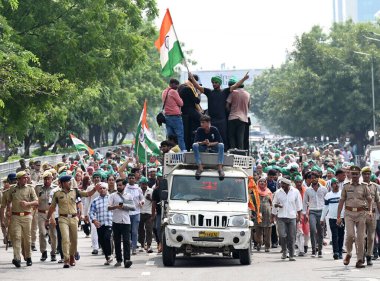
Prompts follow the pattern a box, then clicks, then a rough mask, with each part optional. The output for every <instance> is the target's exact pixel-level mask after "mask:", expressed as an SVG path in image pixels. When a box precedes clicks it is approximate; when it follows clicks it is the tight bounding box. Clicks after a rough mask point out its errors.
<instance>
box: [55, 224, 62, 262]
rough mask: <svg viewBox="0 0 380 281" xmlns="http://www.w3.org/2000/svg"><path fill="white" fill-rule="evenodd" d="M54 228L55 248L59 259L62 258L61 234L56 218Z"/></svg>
mask: <svg viewBox="0 0 380 281" xmlns="http://www.w3.org/2000/svg"><path fill="white" fill-rule="evenodd" d="M55 229H56V230H57V250H58V252H59V255H60V256H61V260H63V252H62V235H61V229H60V228H59V223H58V218H56V219H55Z"/></svg>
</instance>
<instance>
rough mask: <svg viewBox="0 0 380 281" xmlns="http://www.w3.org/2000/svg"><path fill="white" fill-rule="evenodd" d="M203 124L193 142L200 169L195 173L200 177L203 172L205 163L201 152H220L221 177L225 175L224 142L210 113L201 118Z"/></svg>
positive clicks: (219, 171)
mask: <svg viewBox="0 0 380 281" xmlns="http://www.w3.org/2000/svg"><path fill="white" fill-rule="evenodd" d="M200 122H201V126H200V127H199V128H198V129H197V132H196V134H195V139H194V143H193V151H194V157H195V162H196V163H197V165H198V169H197V171H196V173H195V176H196V177H199V176H200V175H201V173H202V172H203V165H202V162H201V157H200V154H199V152H211V153H218V173H219V177H221V178H223V177H224V171H223V162H224V144H223V143H222V138H221V136H220V133H219V131H218V129H217V128H216V127H214V126H211V118H210V116H208V115H202V116H201V118H200Z"/></svg>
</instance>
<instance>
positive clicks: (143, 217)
mask: <svg viewBox="0 0 380 281" xmlns="http://www.w3.org/2000/svg"><path fill="white" fill-rule="evenodd" d="M139 183H140V188H141V190H142V193H143V195H144V197H145V203H144V205H143V206H142V207H141V213H140V223H139V232H138V233H139V238H138V240H139V243H140V244H141V247H142V248H141V250H140V252H142V251H143V249H145V250H146V251H147V252H148V253H153V250H152V248H151V245H152V234H153V221H152V220H151V216H152V193H153V189H151V188H149V186H148V179H147V178H146V177H141V179H140V181H139ZM145 242H146V245H145Z"/></svg>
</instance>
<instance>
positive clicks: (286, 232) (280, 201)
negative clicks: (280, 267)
mask: <svg viewBox="0 0 380 281" xmlns="http://www.w3.org/2000/svg"><path fill="white" fill-rule="evenodd" d="M280 182H281V188H280V189H278V190H277V191H276V192H275V194H274V198H273V208H272V218H271V222H272V223H273V222H274V218H275V216H276V215H277V216H276V217H277V227H278V233H279V236H280V244H281V250H282V256H281V259H286V257H287V251H289V261H295V258H294V251H295V250H294V248H295V242H296V225H297V222H299V221H300V218H301V211H302V199H301V194H300V193H299V191H298V190H297V189H295V188H294V187H293V186H292V185H291V184H292V182H291V181H290V179H289V178H285V177H282V178H280Z"/></svg>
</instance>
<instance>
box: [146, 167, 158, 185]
mask: <svg viewBox="0 0 380 281" xmlns="http://www.w3.org/2000/svg"><path fill="white" fill-rule="evenodd" d="M156 173H157V168H149V169H148V176H149V178H148V187H150V188H152V186H153V185H155V184H156V179H157V177H156Z"/></svg>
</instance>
